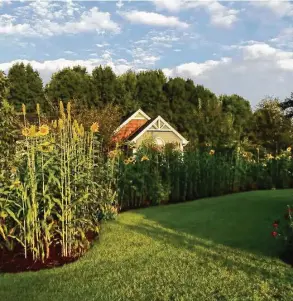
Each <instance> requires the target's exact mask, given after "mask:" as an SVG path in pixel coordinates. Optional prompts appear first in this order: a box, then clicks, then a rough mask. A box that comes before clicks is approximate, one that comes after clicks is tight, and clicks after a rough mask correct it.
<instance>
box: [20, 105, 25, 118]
mask: <svg viewBox="0 0 293 301" xmlns="http://www.w3.org/2000/svg"><path fill="white" fill-rule="evenodd" d="M21 108H22V114H23V115H24V116H25V114H26V107H25V104H24V103H23V104H22V106H21Z"/></svg>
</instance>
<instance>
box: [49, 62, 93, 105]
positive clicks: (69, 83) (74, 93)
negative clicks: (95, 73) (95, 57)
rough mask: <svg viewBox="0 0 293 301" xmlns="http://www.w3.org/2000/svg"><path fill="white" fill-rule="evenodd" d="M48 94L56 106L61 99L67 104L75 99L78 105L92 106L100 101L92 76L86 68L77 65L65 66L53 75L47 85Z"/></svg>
mask: <svg viewBox="0 0 293 301" xmlns="http://www.w3.org/2000/svg"><path fill="white" fill-rule="evenodd" d="M46 94H47V97H48V99H49V101H50V102H51V103H52V104H53V106H54V107H57V106H58V103H59V101H63V102H64V104H66V103H67V102H68V101H74V102H75V103H76V105H77V106H85V107H91V106H96V105H98V103H99V97H98V95H97V94H95V91H94V85H93V82H92V79H91V76H90V75H89V74H88V73H87V71H86V68H83V67H80V66H75V67H73V68H64V69H62V70H60V71H58V72H56V73H55V74H53V75H52V78H51V81H50V82H49V83H48V84H47V85H46Z"/></svg>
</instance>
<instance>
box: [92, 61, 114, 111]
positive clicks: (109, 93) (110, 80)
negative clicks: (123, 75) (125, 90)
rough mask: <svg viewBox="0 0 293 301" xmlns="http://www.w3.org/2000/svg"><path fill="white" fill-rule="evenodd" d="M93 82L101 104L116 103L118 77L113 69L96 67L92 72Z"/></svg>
mask: <svg viewBox="0 0 293 301" xmlns="http://www.w3.org/2000/svg"><path fill="white" fill-rule="evenodd" d="M92 81H93V85H94V90H95V93H96V95H98V98H99V99H100V101H101V104H103V105H105V104H108V103H113V102H116V91H117V90H116V89H117V77H116V74H115V73H114V72H113V70H112V68H111V67H108V66H107V67H102V66H99V67H96V68H95V69H94V70H93V72H92Z"/></svg>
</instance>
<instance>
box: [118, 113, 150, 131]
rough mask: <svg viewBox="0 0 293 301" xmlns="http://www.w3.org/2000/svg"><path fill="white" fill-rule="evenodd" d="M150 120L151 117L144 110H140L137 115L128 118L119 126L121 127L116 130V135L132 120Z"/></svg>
mask: <svg viewBox="0 0 293 301" xmlns="http://www.w3.org/2000/svg"><path fill="white" fill-rule="evenodd" d="M133 119H135V120H147V121H148V120H150V119H151V117H150V116H148V115H147V114H146V113H145V112H144V111H143V110H141V109H139V110H137V111H136V112H135V113H133V114H132V115H131V116H130V117H128V118H127V119H126V120H125V121H124V122H123V123H121V124H120V125H119V127H118V128H117V129H116V130H115V133H117V132H118V131H119V130H120V129H122V128H123V127H124V126H125V125H126V124H127V123H128V122H130V121H131V120H133Z"/></svg>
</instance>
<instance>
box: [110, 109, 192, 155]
mask: <svg viewBox="0 0 293 301" xmlns="http://www.w3.org/2000/svg"><path fill="white" fill-rule="evenodd" d="M113 139H114V141H115V142H121V141H124V142H129V143H132V144H134V146H135V148H138V147H139V146H140V145H141V144H142V143H143V142H144V141H147V140H150V139H151V140H152V141H153V142H154V143H156V144H157V145H158V146H159V147H164V146H165V145H166V144H174V145H176V148H177V149H178V150H181V151H183V148H184V146H185V145H187V143H188V141H187V140H186V139H185V138H184V137H183V136H182V135H181V134H179V133H178V132H177V131H176V130H175V129H174V128H173V127H172V126H171V125H170V124H169V123H168V122H167V121H166V120H164V119H163V118H162V117H161V116H158V117H156V118H154V119H152V118H151V117H149V116H148V115H147V114H146V113H145V112H143V111H142V110H141V109H139V110H138V111H136V112H135V113H134V114H132V115H131V116H130V117H129V118H127V119H126V120H125V121H124V122H123V123H122V124H121V125H120V126H119V127H118V128H117V129H116V131H115V132H114V138H113Z"/></svg>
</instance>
